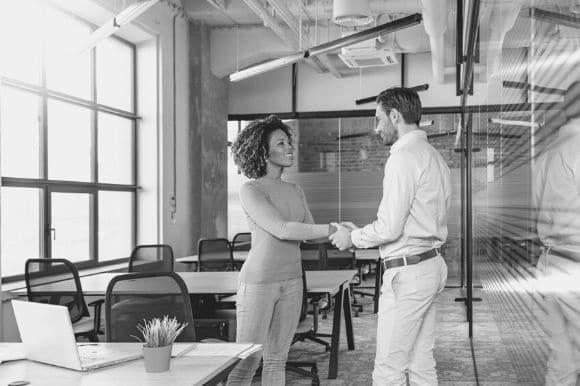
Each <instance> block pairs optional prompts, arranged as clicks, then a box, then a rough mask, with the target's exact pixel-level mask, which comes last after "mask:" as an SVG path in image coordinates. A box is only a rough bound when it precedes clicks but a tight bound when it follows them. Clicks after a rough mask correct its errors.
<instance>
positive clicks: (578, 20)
mask: <svg viewBox="0 0 580 386" xmlns="http://www.w3.org/2000/svg"><path fill="white" fill-rule="evenodd" d="M528 16H529V17H533V18H534V19H538V20H542V21H545V22H548V23H553V24H557V25H563V26H566V27H571V28H576V29H580V17H575V16H570V15H564V14H561V13H557V12H551V11H545V10H543V9H540V8H530V13H529V14H528Z"/></svg>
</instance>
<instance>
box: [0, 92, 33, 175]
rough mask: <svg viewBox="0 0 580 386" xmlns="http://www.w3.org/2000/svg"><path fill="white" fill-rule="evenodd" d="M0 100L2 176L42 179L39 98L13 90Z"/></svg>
mask: <svg viewBox="0 0 580 386" xmlns="http://www.w3.org/2000/svg"><path fill="white" fill-rule="evenodd" d="M1 92H2V95H1V96H0V107H1V109H0V119H1V120H0V128H1V129H2V176H4V177H21V178H38V177H39V176H40V159H39V157H40V151H39V149H40V147H39V145H40V143H39V142H40V141H39V138H40V131H39V122H40V120H39V109H40V107H39V97H38V96H37V95H35V94H30V93H27V92H23V91H17V90H15V89H13V88H10V87H3V88H2V90H1Z"/></svg>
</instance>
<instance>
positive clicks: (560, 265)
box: [538, 251, 580, 386]
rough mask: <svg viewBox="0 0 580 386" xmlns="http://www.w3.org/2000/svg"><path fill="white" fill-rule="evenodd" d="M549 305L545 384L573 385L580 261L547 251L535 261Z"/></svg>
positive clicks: (578, 347)
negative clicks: (548, 343) (548, 344)
mask: <svg viewBox="0 0 580 386" xmlns="http://www.w3.org/2000/svg"><path fill="white" fill-rule="evenodd" d="M538 268H539V269H540V271H541V272H542V273H543V276H542V278H541V279H540V282H541V283H542V287H541V291H542V293H543V294H544V295H545V299H546V305H547V308H548V326H547V327H548V328H547V329H548V331H549V334H550V354H549V356H548V365H547V372H546V385H547V386H552V385H554V386H556V385H558V386H575V385H576V382H577V381H578V377H579V375H580V262H575V261H572V260H569V259H566V258H564V257H560V256H557V255H553V254H548V252H547V251H545V252H544V253H543V254H542V256H540V260H539V261H538Z"/></svg>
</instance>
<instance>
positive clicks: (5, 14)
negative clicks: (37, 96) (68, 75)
mask: <svg viewBox="0 0 580 386" xmlns="http://www.w3.org/2000/svg"><path fill="white" fill-rule="evenodd" d="M41 4H42V3H41V2H38V1H31V0H17V1H16V0H12V1H7V0H2V1H0V58H1V60H0V75H3V76H7V77H9V78H14V79H18V80H21V81H23V82H28V83H33V84H39V83H40V81H41V63H42V61H41V55H42V45H41V42H42V34H43V33H44V25H43V18H42V13H43V12H42V10H43V7H42V6H41Z"/></svg>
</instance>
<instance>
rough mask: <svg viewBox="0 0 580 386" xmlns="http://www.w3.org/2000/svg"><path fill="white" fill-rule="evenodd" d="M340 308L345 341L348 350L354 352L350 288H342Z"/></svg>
mask: <svg viewBox="0 0 580 386" xmlns="http://www.w3.org/2000/svg"><path fill="white" fill-rule="evenodd" d="M342 306H343V307H344V312H343V313H344V325H345V328H346V341H347V344H348V349H349V350H354V333H353V331H352V313H351V312H352V311H351V304H350V286H348V285H347V286H346V287H345V288H344V295H343V296H342Z"/></svg>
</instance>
